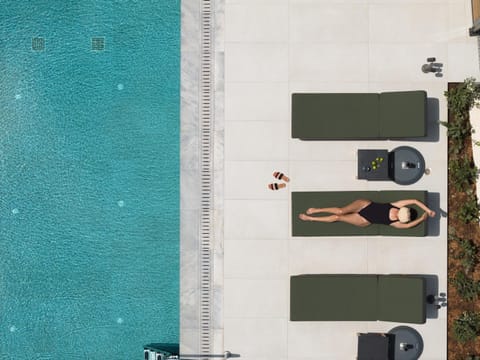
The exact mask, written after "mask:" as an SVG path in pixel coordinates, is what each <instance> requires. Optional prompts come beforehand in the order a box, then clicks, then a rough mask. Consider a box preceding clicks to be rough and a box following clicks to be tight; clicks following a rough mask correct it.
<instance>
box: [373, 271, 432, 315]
mask: <svg viewBox="0 0 480 360" xmlns="http://www.w3.org/2000/svg"><path fill="white" fill-rule="evenodd" d="M377 296H378V300H377V303H378V320H382V321H395V322H407V323H415V324H423V323H424V322H425V318H426V314H425V306H424V304H425V301H426V293H425V279H424V278H422V277H405V276H401V275H389V276H385V275H381V276H379V277H378V291H377Z"/></svg>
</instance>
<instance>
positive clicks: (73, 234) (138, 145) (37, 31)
mask: <svg viewBox="0 0 480 360" xmlns="http://www.w3.org/2000/svg"><path fill="white" fill-rule="evenodd" d="M6 4H8V5H6ZM0 60H1V61H0V105H1V112H0V114H1V115H0V227H1V229H0V327H1V329H0V334H1V335H0V358H1V359H13V358H19V357H18V356H20V358H29V357H32V358H35V359H65V358H68V359H104V358H112V359H135V358H142V354H143V353H142V349H143V347H142V346H143V345H144V344H147V343H150V342H170V343H175V342H178V341H179V217H178V212H179V183H178V182H179V180H178V178H179V131H180V130H179V128H180V125H179V86H180V85H179V84H180V75H179V67H180V65H179V62H180V0H156V1H155V0H142V1H137V0H116V1H115V0H111V1H102V0H84V1H62V2H54V1H48V0H43V1H42V0H32V1H29V2H28V3H25V2H14V1H11V2H7V3H4V4H2V12H1V14H0ZM19 354H21V355H19Z"/></svg>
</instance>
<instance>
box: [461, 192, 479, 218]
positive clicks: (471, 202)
mask: <svg viewBox="0 0 480 360" xmlns="http://www.w3.org/2000/svg"><path fill="white" fill-rule="evenodd" d="M466 193H467V195H468V198H467V200H465V201H464V202H463V203H462V204H461V205H460V209H459V210H458V212H457V214H456V215H457V216H458V218H459V219H460V220H461V221H463V222H464V223H465V224H468V223H471V222H474V221H478V219H479V208H478V203H477V197H476V196H475V194H473V191H472V190H471V189H469V190H467V191H466Z"/></svg>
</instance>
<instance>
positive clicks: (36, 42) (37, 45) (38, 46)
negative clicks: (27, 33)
mask: <svg viewBox="0 0 480 360" xmlns="http://www.w3.org/2000/svg"><path fill="white" fill-rule="evenodd" d="M32 50H33V51H44V50H45V39H44V38H43V37H34V38H32Z"/></svg>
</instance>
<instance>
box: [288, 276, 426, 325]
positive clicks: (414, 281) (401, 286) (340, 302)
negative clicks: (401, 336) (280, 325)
mask: <svg viewBox="0 0 480 360" xmlns="http://www.w3.org/2000/svg"><path fill="white" fill-rule="evenodd" d="M425 288H426V284H425V279H424V278H422V277H421V276H416V275H371V274H368V275H361V274H355V275H352V274H309V275H297V276H291V278H290V320H291V321H377V320H380V321H394V322H404V323H414V324H423V323H425V321H426V297H425V295H426V290H425Z"/></svg>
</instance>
